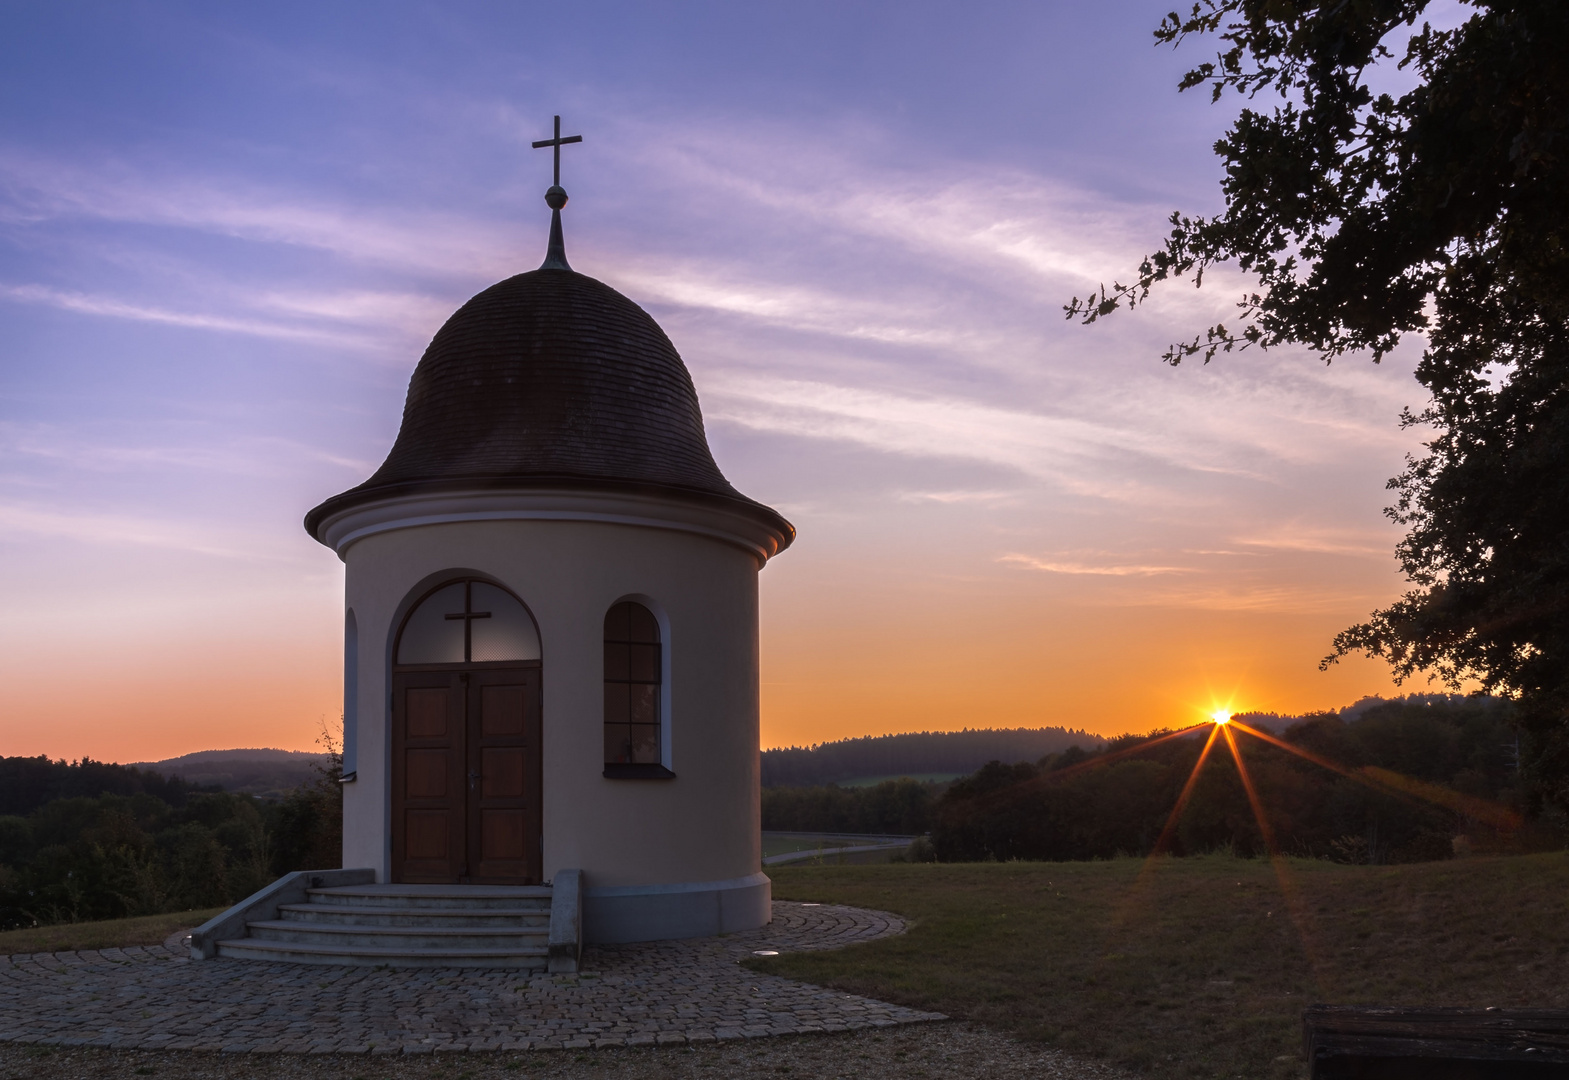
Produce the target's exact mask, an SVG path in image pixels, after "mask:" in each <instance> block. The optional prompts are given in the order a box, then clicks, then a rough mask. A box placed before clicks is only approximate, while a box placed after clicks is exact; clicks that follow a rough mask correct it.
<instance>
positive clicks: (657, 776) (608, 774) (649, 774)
mask: <svg viewBox="0 0 1569 1080" xmlns="http://www.w3.org/2000/svg"><path fill="white" fill-rule="evenodd" d="M604 776H605V779H606V780H674V779H675V778H676V774H675V773H673V772H671V771H670V770H669V769H667V768H665V767H664V766H663V765H621V764H609V763H607V764H606V765H605V773H604Z"/></svg>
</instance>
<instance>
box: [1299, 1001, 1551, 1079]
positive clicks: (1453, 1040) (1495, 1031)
mask: <svg viewBox="0 0 1569 1080" xmlns="http://www.w3.org/2000/svg"><path fill="white" fill-rule="evenodd" d="M1302 1029H1303V1031H1302V1034H1303V1042H1304V1044H1305V1049H1306V1052H1307V1059H1308V1066H1309V1076H1311V1077H1312V1080H1547V1078H1549V1077H1554V1078H1569V1012H1564V1011H1562V1010H1558V1009H1420V1008H1388V1007H1382V1006H1366V1005H1314V1006H1312V1007H1311V1008H1309V1009H1308V1010H1307V1011H1305V1012H1304V1013H1303V1014H1302Z"/></svg>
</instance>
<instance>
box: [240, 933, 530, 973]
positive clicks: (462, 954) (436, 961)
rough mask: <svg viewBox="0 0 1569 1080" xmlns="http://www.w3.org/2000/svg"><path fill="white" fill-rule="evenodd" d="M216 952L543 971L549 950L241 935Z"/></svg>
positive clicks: (345, 963)
mask: <svg viewBox="0 0 1569 1080" xmlns="http://www.w3.org/2000/svg"><path fill="white" fill-rule="evenodd" d="M217 948H218V952H217V954H218V955H219V956H222V957H230V958H233V959H237V960H271V961H274V962H277V963H288V964H332V965H336V966H340V967H383V966H385V967H400V968H408V967H432V968H446V967H465V968H510V969H533V970H538V971H543V970H544V969H545V966H546V963H547V953H548V950H547V949H546V948H545V947H544V946H543V945H540V946H538V947H534V946H527V947H514V948H504V949H470V948H425V949H420V948H367V947H364V946H344V945H316V944H310V943H307V942H297V941H264V940H259V939H257V938H240V939H237V940H234V941H220V942H218V943H217Z"/></svg>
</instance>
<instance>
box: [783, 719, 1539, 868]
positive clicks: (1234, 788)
mask: <svg viewBox="0 0 1569 1080" xmlns="http://www.w3.org/2000/svg"><path fill="white" fill-rule="evenodd" d="M1510 710H1511V706H1510V705H1509V703H1507V702H1505V701H1502V700H1500V699H1497V698H1472V699H1461V698H1449V697H1445V696H1443V695H1432V696H1426V697H1424V696H1413V697H1411V698H1409V699H1405V700H1396V701H1390V702H1384V703H1382V704H1376V705H1372V706H1370V707H1362V708H1359V709H1357V710H1356V711H1354V712H1353V711H1346V712H1342V713H1333V712H1326V713H1317V714H1309V715H1307V716H1304V717H1301V718H1299V719H1298V720H1297V721H1296V722H1295V723H1293V724H1291V725H1290V726H1288V727H1286V728H1285V730H1284V731H1283V733H1282V734H1281V735H1280V736H1279V738H1280V740H1281V741H1282V742H1284V743H1286V744H1287V745H1288V746H1290V747H1293V748H1295V749H1296V750H1298V751H1301V752H1302V753H1304V754H1306V755H1308V756H1307V757H1304V756H1301V755H1300V754H1297V753H1292V752H1291V751H1288V750H1286V749H1282V748H1279V747H1276V746H1273V745H1271V744H1269V743H1267V742H1264V741H1261V740H1259V739H1256V738H1253V737H1251V736H1249V735H1247V734H1245V733H1242V732H1236V733H1235V738H1236V739H1237V740H1238V746H1239V749H1240V751H1241V753H1242V757H1243V761H1244V763H1245V764H1246V766H1247V768H1248V771H1249V774H1250V776H1251V777H1252V779H1253V782H1254V785H1255V788H1256V790H1257V792H1258V795H1259V800H1260V804H1261V807H1262V809H1263V811H1264V814H1265V820H1266V823H1267V824H1268V825H1269V826H1270V828H1271V831H1272V833H1273V839H1274V842H1275V844H1276V848H1277V850H1280V851H1283V852H1285V853H1287V854H1293V855H1301V856H1308V857H1317V858H1326V859H1332V860H1335V861H1340V862H1361V863H1390V862H1413V861H1424V860H1431V859H1443V858H1449V857H1450V856H1452V855H1453V854H1455V853H1456V851H1457V850H1462V851H1463V850H1479V851H1487V850H1503V851H1512V850H1524V849H1538V848H1542V847H1563V846H1565V843H1566V842H1569V830H1566V829H1565V827H1564V826H1565V822H1564V820H1563V815H1562V814H1560V813H1559V812H1557V811H1554V810H1551V809H1547V810H1545V811H1543V812H1542V813H1538V814H1536V815H1535V816H1533V815H1532V814H1531V813H1530V807H1529V806H1528V801H1527V799H1526V798H1525V795H1524V793H1523V791H1522V781H1521V776H1520V770H1519V761H1518V749H1517V745H1518V744H1517V740H1516V733H1515V730H1514V729H1513V728H1512V727H1511V724H1510V720H1511V716H1510ZM1208 732H1209V729H1208V728H1207V727H1206V728H1201V729H1198V730H1196V731H1195V732H1194V733H1192V734H1191V735H1188V736H1183V737H1177V738H1168V737H1165V736H1169V735H1170V734H1171V733H1169V732H1165V733H1162V732H1157V733H1155V734H1153V735H1144V736H1135V735H1125V736H1122V737H1120V738H1116V739H1112V740H1109V741H1107V742H1106V743H1105V744H1104V746H1100V747H1095V748H1093V749H1085V748H1083V747H1077V746H1073V747H1068V748H1066V749H1064V750H1062V751H1058V752H1055V753H1051V754H1047V755H1044V756H1042V757H1041V758H1040V759H1038V760H1035V761H1018V762H1013V763H1007V762H1004V761H1001V760H995V761H992V762H990V763H988V764H986V765H984V766H982V767H981V768H980V769H978V770H976V771H975V772H973V773H971V774H970V775H968V776H966V777H964V778H962V779H959V780H956V781H954V782H952V783H950V784H929V783H920V782H917V781H915V780H910V779H903V780H893V781H885V782H883V783H880V784H875V785H870V786H866V787H858V788H841V787H836V786H833V785H818V786H813V787H802V788H768V789H764V791H763V827H764V828H765V829H777V830H783V831H789V830H801V831H814V832H867V833H901V834H922V833H929V834H930V845H929V847H924V850H926V851H928V852H930V853H931V854H932V855H933V856H934V857H935V858H937V859H939V860H941V861H945V862H968V861H979V860H1009V859H1027V860H1036V859H1038V860H1074V859H1100V858H1111V857H1114V856H1117V855H1136V856H1143V855H1148V854H1150V853H1151V852H1152V851H1154V850H1155V849H1156V847H1157V845H1158V844H1161V842H1162V838H1163V834H1164V844H1163V846H1162V850H1165V851H1169V852H1171V853H1172V854H1175V855H1187V854H1199V853H1204V852H1212V851H1231V852H1235V853H1236V854H1239V855H1243V856H1254V855H1261V854H1265V853H1266V852H1267V851H1268V843H1267V841H1266V838H1265V836H1264V834H1263V833H1262V831H1261V830H1260V828H1259V825H1258V822H1257V820H1256V818H1255V816H1254V813H1253V810H1252V808H1251V806H1250V804H1249V800H1248V796H1247V792H1246V790H1245V789H1244V787H1243V785H1242V783H1241V779H1240V776H1239V774H1238V771H1237V768H1236V765H1235V764H1234V763H1233V761H1232V758H1231V755H1230V752H1229V750H1228V749H1227V746H1226V744H1225V742H1224V740H1219V739H1218V740H1217V742H1216V744H1215V746H1214V747H1212V749H1211V751H1210V755H1209V758H1208V759H1207V762H1206V764H1205V766H1204V768H1203V770H1202V771H1201V772H1200V773H1199V774H1198V778H1197V779H1196V780H1195V781H1194V782H1193V786H1192V788H1191V790H1190V791H1189V794H1188V798H1187V801H1186V803H1185V804H1184V807H1183V810H1182V812H1181V813H1180V814H1179V815H1177V816H1176V818H1175V820H1174V821H1173V820H1172V810H1173V808H1174V807H1175V806H1176V805H1177V803H1178V800H1179V798H1180V797H1181V795H1182V792H1183V790H1184V787H1185V786H1186V785H1187V784H1188V780H1189V778H1190V777H1191V776H1192V775H1193V773H1194V767H1195V765H1196V764H1197V763H1198V759H1199V756H1200V754H1201V753H1202V751H1203V747H1204V744H1205V741H1206V738H1207V736H1208ZM1314 759H1316V760H1314ZM1323 763H1328V765H1333V766H1336V767H1337V768H1330V767H1328V766H1327V765H1326V764H1323ZM1168 823H1170V829H1169V832H1168Z"/></svg>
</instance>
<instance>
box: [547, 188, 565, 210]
mask: <svg viewBox="0 0 1569 1080" xmlns="http://www.w3.org/2000/svg"><path fill="white" fill-rule="evenodd" d="M566 204H567V192H566V189H565V188H563V187H562V186H561V185H560V184H552V185H550V190H549V191H547V192H545V205H546V206H548V207H550V208H551V209H552V210H560V209H561V208H562V207H563V206H565V205H566Z"/></svg>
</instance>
